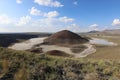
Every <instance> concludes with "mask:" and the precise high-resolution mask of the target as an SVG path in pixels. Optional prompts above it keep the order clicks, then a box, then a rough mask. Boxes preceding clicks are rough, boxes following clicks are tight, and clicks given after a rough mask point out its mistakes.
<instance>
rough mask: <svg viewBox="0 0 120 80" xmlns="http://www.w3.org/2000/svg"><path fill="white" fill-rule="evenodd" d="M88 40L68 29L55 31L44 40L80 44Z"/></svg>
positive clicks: (47, 42) (48, 42) (45, 41)
mask: <svg viewBox="0 0 120 80" xmlns="http://www.w3.org/2000/svg"><path fill="white" fill-rule="evenodd" d="M88 41H89V40H88V39H86V38H83V37H81V36H79V35H78V34H76V33H73V32H71V31H68V30H63V31H60V32H57V33H55V34H53V35H51V36H50V37H48V38H47V39H45V40H44V43H45V44H55V45H57V44H80V43H85V42H88Z"/></svg>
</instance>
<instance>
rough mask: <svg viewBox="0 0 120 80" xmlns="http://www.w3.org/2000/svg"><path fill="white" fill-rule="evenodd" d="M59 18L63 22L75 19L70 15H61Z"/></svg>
mask: <svg viewBox="0 0 120 80" xmlns="http://www.w3.org/2000/svg"><path fill="white" fill-rule="evenodd" d="M59 20H60V21H61V22H66V23H67V22H73V21H74V19H73V18H68V17H66V16H64V17H60V18H59Z"/></svg>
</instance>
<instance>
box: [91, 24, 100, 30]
mask: <svg viewBox="0 0 120 80" xmlns="http://www.w3.org/2000/svg"><path fill="white" fill-rule="evenodd" d="M98 27H99V26H98V25H97V24H93V25H90V26H89V28H90V29H91V30H99V29H98Z"/></svg>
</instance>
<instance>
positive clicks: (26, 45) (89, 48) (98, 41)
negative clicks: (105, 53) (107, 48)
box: [9, 37, 115, 58]
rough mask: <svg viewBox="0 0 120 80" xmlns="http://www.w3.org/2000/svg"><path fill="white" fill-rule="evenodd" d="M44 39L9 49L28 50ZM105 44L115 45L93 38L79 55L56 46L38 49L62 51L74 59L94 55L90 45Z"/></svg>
mask: <svg viewBox="0 0 120 80" xmlns="http://www.w3.org/2000/svg"><path fill="white" fill-rule="evenodd" d="M45 38H46V37H43V38H33V39H29V40H27V41H25V42H21V43H15V44H14V45H12V46H10V47H9V48H10V49H15V50H28V49H31V48H32V47H33V46H34V45H36V44H40V43H42V42H43V40H44V39H45ZM98 43H100V44H104V45H105V44H106V45H115V43H113V42H108V41H106V40H103V39H97V38H93V40H90V43H87V44H84V45H85V46H86V47H87V48H86V49H85V50H84V51H82V52H80V53H73V52H72V51H71V50H70V48H68V47H61V46H57V45H40V46H39V47H41V48H43V52H44V53H45V52H47V51H51V50H60V51H64V52H66V53H68V54H71V55H73V56H75V57H76V58H79V57H86V56H87V55H89V54H92V53H95V52H96V49H95V48H94V47H93V45H92V44H98Z"/></svg>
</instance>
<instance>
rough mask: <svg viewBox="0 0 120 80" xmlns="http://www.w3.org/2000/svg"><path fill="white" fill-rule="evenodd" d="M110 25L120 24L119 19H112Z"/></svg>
mask: <svg viewBox="0 0 120 80" xmlns="http://www.w3.org/2000/svg"><path fill="white" fill-rule="evenodd" d="M112 25H113V26H120V19H114V20H113V23H112Z"/></svg>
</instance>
